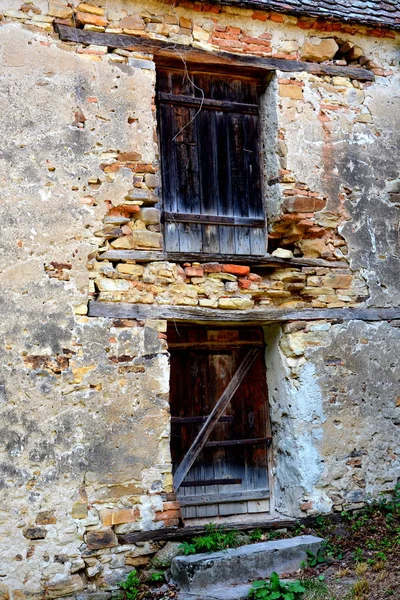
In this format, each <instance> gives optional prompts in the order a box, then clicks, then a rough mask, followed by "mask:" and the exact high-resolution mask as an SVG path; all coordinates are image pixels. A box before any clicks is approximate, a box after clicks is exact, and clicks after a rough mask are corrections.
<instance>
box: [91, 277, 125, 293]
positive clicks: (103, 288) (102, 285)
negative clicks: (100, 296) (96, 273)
mask: <svg viewBox="0 0 400 600" xmlns="http://www.w3.org/2000/svg"><path fill="white" fill-rule="evenodd" d="M96 285H97V287H98V288H99V290H100V292H127V291H128V290H129V289H130V287H131V286H130V284H129V281H126V280H125V279H109V278H108V277H100V278H99V279H97V280H96Z"/></svg>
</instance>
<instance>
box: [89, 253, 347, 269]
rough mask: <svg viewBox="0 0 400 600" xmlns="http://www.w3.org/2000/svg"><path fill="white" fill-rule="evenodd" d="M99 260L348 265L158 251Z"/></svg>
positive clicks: (319, 260) (103, 256)
mask: <svg viewBox="0 0 400 600" xmlns="http://www.w3.org/2000/svg"><path fill="white" fill-rule="evenodd" d="M97 258H98V259H99V260H110V261H117V262H120V261H121V262H124V261H125V260H134V261H136V262H138V263H146V262H153V261H157V260H168V261H172V262H200V263H210V262H219V263H227V264H232V263H233V264H235V265H243V264H244V265H249V266H251V267H257V268H260V267H273V266H282V267H295V268H299V267H328V268H332V269H347V268H348V266H349V265H348V263H347V262H345V261H343V260H341V261H334V260H332V261H330V260H324V259H323V258H306V257H304V258H279V256H273V255H272V254H265V255H264V256H254V255H253V256H249V255H247V254H246V255H243V256H240V255H238V254H209V253H200V252H161V251H158V250H106V251H105V252H100V253H99V254H98V257H97Z"/></svg>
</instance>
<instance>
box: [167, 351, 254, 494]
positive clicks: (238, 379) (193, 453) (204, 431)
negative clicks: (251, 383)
mask: <svg viewBox="0 0 400 600" xmlns="http://www.w3.org/2000/svg"><path fill="white" fill-rule="evenodd" d="M257 354H258V349H257V348H253V349H252V350H250V351H249V352H248V353H247V354H246V356H245V358H244V360H243V362H242V364H241V365H240V367H239V368H238V370H237V371H236V373H235V374H234V376H233V377H232V379H231V380H230V382H229V383H228V385H227V387H226V388H225V390H224V391H223V393H222V395H221V396H220V398H219V400H218V402H217V403H216V405H215V406H214V408H213V410H212V411H211V413H210V414H209V416H208V419H207V421H206V422H205V423H204V425H203V427H202V428H201V429H200V431H199V433H198V434H197V437H196V438H195V440H194V442H193V443H192V445H191V446H190V448H189V450H188V451H187V453H186V454H185V456H184V458H183V460H182V462H181V464H180V465H179V467H178V468H177V470H176V472H175V475H174V488H175V491H177V490H178V488H179V486H180V485H181V483H182V481H183V480H184V478H185V477H186V475H187V473H188V471H189V469H190V467H191V466H192V465H193V463H194V461H195V460H196V458H197V457H198V455H199V454H200V452H201V450H202V449H203V447H204V445H205V443H206V442H207V439H208V437H209V436H210V433H211V432H212V430H213V429H214V427H215V425H216V424H217V423H218V419H219V418H220V417H221V416H222V415H223V413H224V412H225V410H226V408H227V406H228V404H229V402H230V401H231V400H232V398H233V396H234V394H235V392H236V390H237V389H238V387H239V385H240V384H241V383H242V381H243V379H244V378H245V376H246V374H247V373H248V371H249V369H250V367H251V365H252V364H253V362H254V361H255V359H256V356H257Z"/></svg>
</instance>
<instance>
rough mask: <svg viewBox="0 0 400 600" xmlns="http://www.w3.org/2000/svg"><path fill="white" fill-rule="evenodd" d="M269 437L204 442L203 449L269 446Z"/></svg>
mask: <svg viewBox="0 0 400 600" xmlns="http://www.w3.org/2000/svg"><path fill="white" fill-rule="evenodd" d="M271 439H272V438H270V437H267V438H249V439H247V440H221V441H215V442H206V443H205V445H204V447H205V448H223V447H225V446H256V445H259V444H270V442H271Z"/></svg>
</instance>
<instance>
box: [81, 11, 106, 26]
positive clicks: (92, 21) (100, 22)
mask: <svg viewBox="0 0 400 600" xmlns="http://www.w3.org/2000/svg"><path fill="white" fill-rule="evenodd" d="M75 18H76V20H77V22H78V23H80V24H81V25H96V26H97V27H107V25H108V21H107V19H106V18H105V17H100V16H98V15H91V14H90V13H84V12H77V13H76V15H75Z"/></svg>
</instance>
